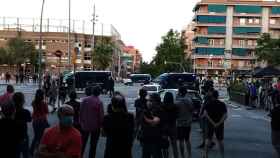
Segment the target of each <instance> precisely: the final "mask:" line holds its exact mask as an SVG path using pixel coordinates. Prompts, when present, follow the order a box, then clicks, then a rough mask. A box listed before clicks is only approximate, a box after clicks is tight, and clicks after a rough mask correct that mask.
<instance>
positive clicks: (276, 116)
mask: <svg viewBox="0 0 280 158" xmlns="http://www.w3.org/2000/svg"><path fill="white" fill-rule="evenodd" d="M274 101H275V107H274V108H273V110H272V111H271V139H272V145H273V147H274V149H275V150H276V152H277V154H278V158H280V92H279V91H278V92H277V94H275V100H274Z"/></svg>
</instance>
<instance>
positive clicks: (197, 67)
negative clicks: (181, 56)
mask: <svg viewBox="0 0 280 158" xmlns="http://www.w3.org/2000/svg"><path fill="white" fill-rule="evenodd" d="M195 69H208V70H209V69H210V70H213V69H214V70H217V69H225V67H224V65H222V64H220V65H201V64H197V65H195Z"/></svg>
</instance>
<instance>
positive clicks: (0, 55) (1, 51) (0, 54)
mask: <svg viewBox="0 0 280 158" xmlns="http://www.w3.org/2000/svg"><path fill="white" fill-rule="evenodd" d="M7 55H8V54H7V51H6V49H5V48H3V47H1V48H0V64H1V65H3V64H7Z"/></svg>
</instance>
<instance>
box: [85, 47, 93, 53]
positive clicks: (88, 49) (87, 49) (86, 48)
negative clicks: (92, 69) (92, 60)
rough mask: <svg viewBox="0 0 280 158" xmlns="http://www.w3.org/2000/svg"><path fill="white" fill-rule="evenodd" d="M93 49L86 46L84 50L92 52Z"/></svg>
mask: <svg viewBox="0 0 280 158" xmlns="http://www.w3.org/2000/svg"><path fill="white" fill-rule="evenodd" d="M91 50H92V49H91V48H89V47H85V48H84V51H85V52H90V51H91Z"/></svg>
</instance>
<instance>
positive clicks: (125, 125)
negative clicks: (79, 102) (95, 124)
mask: <svg viewBox="0 0 280 158" xmlns="http://www.w3.org/2000/svg"><path fill="white" fill-rule="evenodd" d="M111 105H112V112H111V113H109V114H108V115H106V116H105V117H104V123H103V130H104V134H105V136H106V137H107V141H106V149H105V156H104V157H105V158H111V157H123V158H132V153H131V149H132V145H133V132H134V117H133V115H132V114H129V113H128V112H127V108H126V104H125V98H124V97H123V96H122V95H120V94H115V95H114V96H113V97H112V99H111Z"/></svg>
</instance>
